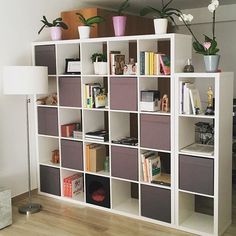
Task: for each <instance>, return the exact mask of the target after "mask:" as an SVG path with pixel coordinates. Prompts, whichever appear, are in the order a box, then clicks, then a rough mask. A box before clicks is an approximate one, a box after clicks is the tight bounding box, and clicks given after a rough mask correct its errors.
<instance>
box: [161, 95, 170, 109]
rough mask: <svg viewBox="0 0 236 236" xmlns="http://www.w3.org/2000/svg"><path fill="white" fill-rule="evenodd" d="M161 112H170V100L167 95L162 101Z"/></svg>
mask: <svg viewBox="0 0 236 236" xmlns="http://www.w3.org/2000/svg"><path fill="white" fill-rule="evenodd" d="M161 111H164V112H168V111H169V98H168V96H167V94H164V95H163V97H162V99H161Z"/></svg>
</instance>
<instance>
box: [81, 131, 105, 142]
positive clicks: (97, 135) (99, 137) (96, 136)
mask: <svg viewBox="0 0 236 236" xmlns="http://www.w3.org/2000/svg"><path fill="white" fill-rule="evenodd" d="M85 138H86V139H89V140H94V141H103V142H105V141H107V140H108V132H107V131H106V130H104V129H101V130H95V131H90V132H87V133H86V134H85Z"/></svg>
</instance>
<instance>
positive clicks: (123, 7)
mask: <svg viewBox="0 0 236 236" xmlns="http://www.w3.org/2000/svg"><path fill="white" fill-rule="evenodd" d="M129 6H130V4H129V0H125V1H124V2H122V3H121V5H120V6H119V8H118V11H117V15H118V16H123V11H125V10H126V9H127V8H128V7H129Z"/></svg>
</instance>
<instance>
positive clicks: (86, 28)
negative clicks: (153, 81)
mask: <svg viewBox="0 0 236 236" xmlns="http://www.w3.org/2000/svg"><path fill="white" fill-rule="evenodd" d="M76 15H78V16H79V20H80V22H81V23H82V24H83V25H82V26H78V31H79V37H80V39H87V38H89V36H90V29H91V27H93V25H94V24H99V23H101V22H103V21H104V18H103V17H101V16H92V17H90V18H87V19H86V18H85V17H84V16H83V15H82V14H81V13H79V12H77V13H76Z"/></svg>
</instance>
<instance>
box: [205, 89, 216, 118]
mask: <svg viewBox="0 0 236 236" xmlns="http://www.w3.org/2000/svg"><path fill="white" fill-rule="evenodd" d="M214 114H215V113H214V108H213V91H212V88H211V86H209V87H208V91H207V108H206V111H205V115H214Z"/></svg>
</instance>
